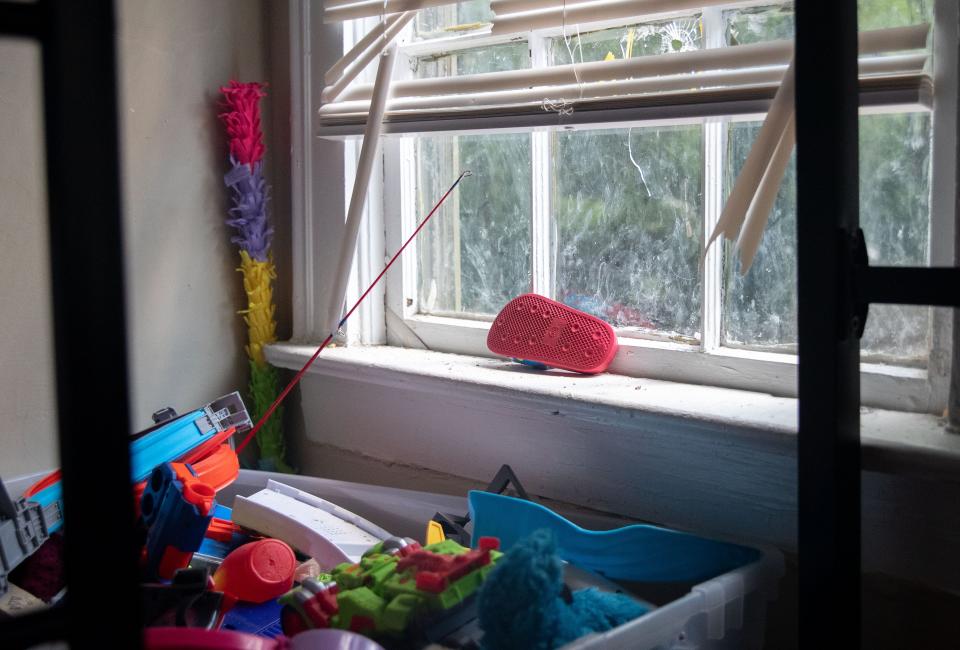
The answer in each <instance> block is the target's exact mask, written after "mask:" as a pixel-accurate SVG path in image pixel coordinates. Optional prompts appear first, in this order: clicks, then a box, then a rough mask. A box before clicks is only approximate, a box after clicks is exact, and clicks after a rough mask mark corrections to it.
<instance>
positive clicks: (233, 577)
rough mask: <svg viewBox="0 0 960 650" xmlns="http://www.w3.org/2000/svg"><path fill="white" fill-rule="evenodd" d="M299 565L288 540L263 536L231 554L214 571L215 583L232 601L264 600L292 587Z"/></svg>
mask: <svg viewBox="0 0 960 650" xmlns="http://www.w3.org/2000/svg"><path fill="white" fill-rule="evenodd" d="M296 568H297V558H296V557H295V556H294V554H293V550H292V549H291V548H290V547H289V546H287V544H285V543H284V542H281V541H280V540H279V539H261V540H259V541H257V542H250V543H249V544H244V545H243V546H241V547H240V548H238V549H237V550H235V551H234V552H233V553H231V554H230V555H228V556H227V558H226V559H225V560H224V561H223V564H221V565H220V568H219V569H217V572H216V573H215V574H214V575H213V583H214V585H215V586H216V588H217V590H218V591H222V592H223V593H224V595H225V596H226V598H227V601H228V603H230V602H236V601H239V600H242V601H246V602H250V603H263V602H266V601H268V600H271V599H274V598H277V597H279V596H282V595H283V594H284V593H286V592H287V591H289V590H290V588H291V587H292V586H293V572H294V571H295V570H296Z"/></svg>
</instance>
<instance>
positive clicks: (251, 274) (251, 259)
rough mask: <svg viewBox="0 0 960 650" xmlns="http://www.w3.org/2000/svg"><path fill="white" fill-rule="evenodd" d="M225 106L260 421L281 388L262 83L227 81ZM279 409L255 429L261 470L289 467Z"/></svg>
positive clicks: (234, 224) (231, 222)
mask: <svg viewBox="0 0 960 650" xmlns="http://www.w3.org/2000/svg"><path fill="white" fill-rule="evenodd" d="M220 92H222V93H223V97H224V100H225V103H226V108H227V111H226V112H225V113H222V114H221V115H220V119H221V120H223V123H224V125H225V126H226V129H227V135H228V136H229V138H230V164H231V165H232V169H231V170H230V171H229V172H228V173H227V174H226V176H224V183H225V184H226V185H227V187H229V188H230V189H231V191H232V197H231V200H232V204H233V205H232V207H231V208H230V210H229V217H228V218H227V220H226V222H227V225H228V226H230V227H231V228H233V229H234V230H236V233H237V234H235V235H234V236H233V237H232V238H231V239H230V241H231V242H233V243H234V244H237V245H238V246H239V247H240V268H239V269H238V270H239V271H240V272H241V273H242V274H243V288H244V291H246V294H247V308H246V309H244V310H241V312H240V313H241V314H243V320H244V322H245V323H246V324H247V332H248V342H247V345H246V347H245V349H246V352H247V356H248V357H249V360H250V397H251V398H252V399H251V401H252V404H253V408H252V409H251V411H252V413H251V415H253V419H254V420H255V421H258V420H259V419H260V418H261V416H262V415H263V414H264V413H266V411H267V409H268V408H269V407H270V405H271V404H272V403H273V401H274V400H275V399H276V397H277V395H278V393H279V377H278V376H277V371H276V369H275V368H274V367H273V366H271V365H270V364H268V363H267V360H266V358H265V357H264V356H263V348H264V346H265V345H268V344H270V343H273V342H275V341H276V340H277V336H276V329H277V323H276V321H275V320H274V315H275V311H276V306H275V305H274V304H273V286H272V284H273V280H274V279H275V278H276V277H277V274H276V269H275V268H274V265H273V258H272V256H271V254H270V243H271V240H272V239H273V228H271V227H270V223H269V220H268V219H267V201H268V200H269V188H268V187H267V184H266V181H265V180H264V179H263V154H264V151H265V150H266V147H264V145H263V132H262V131H261V130H260V98H261V97H264V96H266V93H265V92H264V91H263V84H260V83H256V82H252V83H239V82H237V81H231V82H230V85H229V86H224V87H222V88H221V89H220ZM281 422H282V411H281V410H279V409H278V410H277V411H276V412H274V413H273V415H272V416H270V418H269V419H268V420H267V421H266V422H265V423H264V424H263V426H261V427H260V428H259V430H258V431H257V436H256V440H257V445H258V446H259V447H260V469H264V470H273V471H283V472H289V471H292V470H291V469H290V467H289V466H288V465H287V464H286V462H284V459H283V457H284V454H285V451H286V449H285V447H286V445H285V443H284V439H283V429H282V426H281Z"/></svg>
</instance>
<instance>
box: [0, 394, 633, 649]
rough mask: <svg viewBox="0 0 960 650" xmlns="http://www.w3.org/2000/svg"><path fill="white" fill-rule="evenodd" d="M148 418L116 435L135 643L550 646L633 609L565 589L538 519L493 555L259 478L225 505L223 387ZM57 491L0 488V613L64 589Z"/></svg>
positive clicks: (451, 536) (228, 449) (240, 414)
mask: <svg viewBox="0 0 960 650" xmlns="http://www.w3.org/2000/svg"><path fill="white" fill-rule="evenodd" d="M154 419H155V421H156V426H154V427H152V428H150V429H148V430H146V431H144V432H141V433H140V434H138V435H136V436H134V438H133V442H132V444H131V451H132V456H131V461H132V463H131V465H132V468H131V489H132V490H133V492H134V494H136V495H137V503H138V521H137V525H138V527H139V528H140V530H141V533H142V539H143V549H142V555H141V571H142V579H143V585H142V594H143V612H144V625H145V627H146V636H145V639H146V644H147V647H149V648H247V649H250V648H263V649H280V648H303V649H306V648H313V649H317V648H319V649H323V648H352V649H354V650H385V649H386V650H406V649H413V648H426V647H431V648H451V649H454V650H457V649H459V650H480V649H489V650H493V649H496V648H514V647H515V648H521V647H522V648H554V647H559V646H560V645H562V644H563V643H565V642H567V641H569V640H572V639H574V638H576V637H578V636H581V635H583V634H588V633H590V632H602V631H604V630H607V629H610V628H612V627H615V626H617V625H620V624H621V623H623V622H626V621H628V620H630V619H632V618H635V617H637V616H640V615H641V614H643V613H644V612H645V611H647V609H648V606H647V605H646V604H644V603H642V602H639V601H637V600H636V599H634V598H632V597H629V596H626V595H623V594H620V593H604V592H600V591H597V590H596V589H582V590H575V591H572V590H571V588H570V586H569V585H568V584H567V582H566V581H565V578H564V572H565V564H564V562H563V561H562V560H561V556H560V553H559V551H558V548H557V544H556V539H555V537H554V533H553V532H551V530H549V528H547V529H543V530H539V531H536V532H534V534H533V535H532V536H530V537H528V538H523V539H519V540H512V541H511V546H512V547H513V548H512V549H511V550H510V551H509V552H506V553H505V552H504V551H503V550H502V549H501V539H499V538H498V537H496V536H489V535H477V536H476V537H475V538H474V540H473V541H474V544H473V545H472V546H471V543H470V542H471V538H470V535H469V534H468V533H467V532H466V529H465V528H464V527H463V526H462V525H460V524H466V519H467V518H458V517H454V516H452V515H440V514H438V515H437V516H436V517H435V518H434V519H433V520H432V521H430V522H429V523H428V526H427V532H426V535H425V539H424V542H423V543H421V542H419V541H417V540H414V539H410V538H404V537H397V536H394V535H391V534H390V533H389V532H388V531H386V530H384V529H382V528H380V527H379V526H377V525H376V524H374V523H372V522H370V521H367V520H366V519H364V518H362V517H360V516H358V515H356V514H354V513H352V512H350V511H347V510H345V509H343V508H341V507H340V506H337V505H336V504H333V503H330V502H328V501H325V500H323V499H320V498H318V497H316V496H314V495H311V494H309V493H306V492H303V491H301V490H298V489H297V488H295V487H292V486H289V485H286V484H283V483H279V482H276V481H272V480H270V481H267V484H266V486H265V487H264V489H262V490H260V491H258V492H256V493H254V494H251V495H247V496H242V495H240V496H237V497H236V498H235V499H234V501H233V503H232V507H227V506H226V505H225V504H223V503H218V500H222V496H223V494H224V492H223V491H224V489H225V488H227V487H228V486H230V485H231V484H232V483H233V482H234V481H235V480H236V478H237V477H238V474H239V463H238V460H237V457H236V454H235V453H234V451H233V448H232V443H231V442H230V440H231V438H232V436H233V435H234V434H235V433H243V432H244V431H248V430H249V429H250V427H251V422H250V418H249V416H248V414H247V411H246V408H245V407H244V404H243V401H242V400H241V398H240V396H239V394H238V393H232V394H230V395H227V396H225V397H222V398H220V399H218V400H215V401H214V402H211V403H210V404H207V405H204V406H203V407H201V408H198V409H195V410H193V411H190V412H188V413H186V414H183V415H178V414H177V413H176V412H175V411H173V410H172V409H169V408H167V409H164V410H162V411H159V412H158V413H156V414H155V415H154ZM505 470H506V471H507V472H508V473H509V474H510V475H511V476H512V473H510V472H509V468H505ZM495 484H496V482H495V483H494V484H491V486H494V485H495ZM0 485H2V484H0ZM501 489H502V487H501ZM521 493H522V494H523V495H524V496H526V495H525V493H524V492H522V488H521ZM493 496H499V495H493ZM61 497H62V494H61V487H60V482H59V473H57V472H54V473H53V474H51V475H49V476H47V477H45V478H44V479H43V480H41V481H39V482H37V483H36V484H35V485H33V486H31V487H30V488H29V489H27V490H26V491H25V493H24V496H22V497H20V498H18V499H16V500H12V499H10V498H9V497H8V496H7V493H6V491H5V490H2V489H0V545H2V547H0V551H2V552H0V559H2V560H3V562H4V564H3V565H2V567H0V568H2V571H0V592H5V594H6V595H5V599H0V609H2V610H3V611H4V612H5V613H7V614H13V613H16V612H17V611H23V610H25V609H30V608H33V607H46V606H51V605H52V606H56V604H57V603H58V602H59V600H60V599H61V598H62V596H63V594H64V592H65V585H64V583H63V571H62V568H63V567H62V543H63V535H64V534H66V533H65V532H64V528H65V527H64V519H63V508H62V501H61ZM499 498H502V499H510V497H499ZM517 501H521V500H520V499H517ZM525 503H529V502H525ZM531 505H534V504H531ZM481 509H482V506H481ZM458 522H459V523H458ZM480 528H481V526H480V525H479V524H478V525H477V526H476V530H479V529H480ZM18 565H19V566H18ZM8 577H9V581H8ZM598 580H599V577H598ZM598 584H603V581H602V580H599V582H598ZM28 590H29V591H28Z"/></svg>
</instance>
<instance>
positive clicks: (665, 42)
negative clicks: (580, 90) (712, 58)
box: [549, 16, 703, 65]
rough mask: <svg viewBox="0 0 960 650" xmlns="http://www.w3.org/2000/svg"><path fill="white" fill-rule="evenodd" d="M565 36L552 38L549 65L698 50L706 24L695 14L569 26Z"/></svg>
mask: <svg viewBox="0 0 960 650" xmlns="http://www.w3.org/2000/svg"><path fill="white" fill-rule="evenodd" d="M566 36H567V38H566V39H564V38H563V37H559V38H552V39H550V44H549V48H550V51H549V61H550V65H564V64H567V63H572V62H573V61H576V62H577V63H582V62H588V61H604V60H607V59H630V58H633V57H637V56H645V55H648V54H663V53H667V52H683V51H686V50H696V49H699V48H700V47H702V42H703V26H702V24H701V22H700V17H699V16H692V17H689V18H677V19H675V20H667V21H662V22H656V23H646V24H644V25H631V26H628V27H615V28H613V29H602V30H599V31H595V32H587V33H578V32H577V30H576V28H575V27H572V28H570V27H568V29H567V34H566Z"/></svg>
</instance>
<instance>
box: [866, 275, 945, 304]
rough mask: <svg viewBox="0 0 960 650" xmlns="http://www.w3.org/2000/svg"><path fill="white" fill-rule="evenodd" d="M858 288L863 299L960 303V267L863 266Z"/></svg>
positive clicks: (906, 302)
mask: <svg viewBox="0 0 960 650" xmlns="http://www.w3.org/2000/svg"><path fill="white" fill-rule="evenodd" d="M857 289H858V291H859V294H860V301H861V302H863V303H886V304H895V305H933V306H938V307H960V268H956V267H930V268H911V267H894V266H868V267H860V268H859V269H858V271H857Z"/></svg>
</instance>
